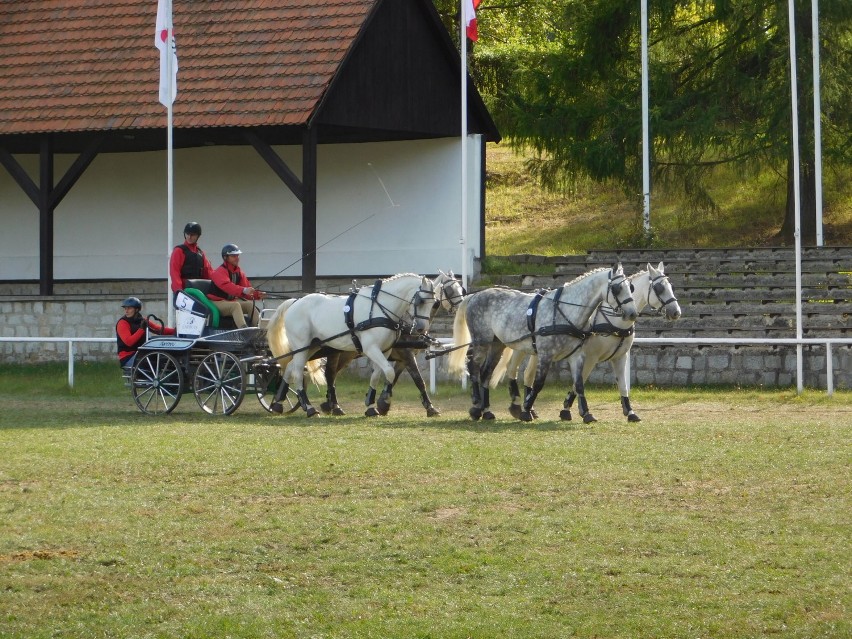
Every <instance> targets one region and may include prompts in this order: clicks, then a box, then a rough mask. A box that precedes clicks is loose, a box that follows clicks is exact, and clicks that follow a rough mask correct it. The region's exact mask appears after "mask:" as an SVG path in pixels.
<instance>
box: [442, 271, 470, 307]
mask: <svg viewBox="0 0 852 639" xmlns="http://www.w3.org/2000/svg"><path fill="white" fill-rule="evenodd" d="M457 282H458V280H456V279H454V278H450V279H448V280H446V281H445V282H442V283H441V296H440V297H439V298H435V305H436V307H437V305H438V304H440V303H441V302H442V301H444V300H447V302H449V304H450V310H451V311H454V310H455V309H456V308H457V307H458V305H459V304H461V302H462V300H463V299H464V296H465V295H466V294H467V291H465V290H464V287H462V288H461V290H462V292H461V295H456V294H455V293H454V291H453V285H454V284H456V283H457Z"/></svg>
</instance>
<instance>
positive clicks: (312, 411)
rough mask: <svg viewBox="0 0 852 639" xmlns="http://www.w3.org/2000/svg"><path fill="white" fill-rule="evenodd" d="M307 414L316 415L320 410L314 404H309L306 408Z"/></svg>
mask: <svg viewBox="0 0 852 639" xmlns="http://www.w3.org/2000/svg"><path fill="white" fill-rule="evenodd" d="M305 415H306V416H308V417H315V416H317V415H319V411H317V409H316V408H314V407H313V406H308V407H307V408H306V409H305Z"/></svg>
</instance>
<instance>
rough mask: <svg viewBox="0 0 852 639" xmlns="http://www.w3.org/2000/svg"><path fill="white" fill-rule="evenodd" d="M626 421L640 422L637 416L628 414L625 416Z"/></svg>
mask: <svg viewBox="0 0 852 639" xmlns="http://www.w3.org/2000/svg"><path fill="white" fill-rule="evenodd" d="M627 421H628V422H641V421H642V420H641V419H639V415H637V414H636V413H630V414H629V415H628V416H627Z"/></svg>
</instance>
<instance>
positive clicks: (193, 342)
mask: <svg viewBox="0 0 852 639" xmlns="http://www.w3.org/2000/svg"><path fill="white" fill-rule="evenodd" d="M188 284H189V286H188V287H187V288H185V289H184V290H183V291H181V292H180V293H178V296H177V298H176V300H175V307H176V315H175V317H176V320H177V321H176V324H177V326H176V335H175V336H156V337H153V338H151V339H149V340H148V341H146V342H145V344H143V345H142V346H141V347H140V348H139V349H138V351H137V354H136V360H135V362H134V365H133V367H132V368H131V369H129V370H128V371H126V372H125V376H126V377H127V379H128V385H129V386H130V389H131V393H132V395H133V399H134V401H135V402H136V405H137V406H138V407H139V409H140V410H141V411H142V412H144V413H147V414H151V415H161V414H166V413H170V412H171V411H172V410H174V408H175V407H176V406H177V404H178V402H179V401H180V399H181V396H182V395H183V393H185V392H192V393H193V394H194V395H195V399H196V401H197V402H198V405H199V406H200V407H201V409H202V410H203V411H204V412H206V413H209V414H212V415H230V414H231V413H233V412H234V411H236V410H237V408H239V406H240V404H241V403H242V401H243V399H244V397H245V396H246V395H248V394H254V395H255V396H257V398H258V400H259V402H260V405H261V406H263V408H264V409H266V410H267V411H269V412H274V413H283V412H293V411H294V410H295V409H296V408H299V407H300V406H301V407H302V408H306V411H307V412H308V414H309V415H312V414H316V411H315V410H314V409H313V407H311V406H310V403H309V401H308V399H307V395H306V394H305V393H304V379H301V380H299V385H298V386H296V387H295V388H291V384H293V383H294V382H295V381H296V380H295V379H294V378H293V377H291V379H290V381H289V383H283V382H284V373H285V368H284V367H285V366H286V365H287V364H288V362H290V361H292V360H293V359H294V358H303V359H302V360H299V362H300V363H299V364H298V365H297V366H296V368H295V372H294V373H293V375H295V376H296V377H303V375H304V372H305V371H306V370H307V369H306V366H305V365H306V364H307V363H308V359H312V360H314V361H316V360H317V359H318V358H320V357H322V358H325V357H327V355H328V353H329V352H334V351H336V350H337V349H339V348H342V349H343V350H354V349H355V347H356V345H357V350H358V351H359V353H360V351H361V346H362V343H363V347H364V350H365V351H371V348H372V347H373V342H374V341H376V339H377V338H379V337H380V336H381V335H385V334H387V335H388V337H389V340H390V341H389V342H388V343H387V344H386V345H385V346H386V347H388V348H389V347H390V346H392V345H393V343H394V342H395V341H398V340H399V338H400V337H401V333H402V332H403V327H407V329H406V330H410V331H411V332H414V329H415V326H418V327H419V328H418V332H419V331H421V330H422V331H425V330H426V329H427V328H428V324H429V322H430V321H431V318H432V316H433V315H434V313H435V311H437V309H438V308H440V307H442V306H443V307H444V308H445V310H447V311H448V312H449V311H452V310H453V309H454V308H455V307H456V306H457V305H458V304H459V302H460V301H461V299H462V297H463V296H464V289H463V288H462V286H461V283H460V282H459V281H458V280H456V279H455V276H454V275H453V274H452V272H449V273H444V272H443V271H439V274H438V276H437V277H436V278H435V279H434V280H429V279H427V278H425V277H421V276H420V275H414V274H410V273H405V274H399V275H395V276H393V277H390V278H387V279H385V280H377V281H376V282H375V283H374V284H373V285H372V286H366V287H360V288H355V289H351V290H350V294H349V295H348V296H345V295H343V296H341V295H331V296H329V295H326V294H311V295H308V296H306V297H304V298H300V299H298V300H295V299H291V300H287V301H285V302H284V303H283V304H281V305H280V306H279V307H278V308H277V309H264V310H262V311H261V312H260V321H259V326H258V327H247V328H242V329H237V328H235V327H233V325H231V326H230V327H228V326H226V324H227V322H229V321H230V320H229V319H228V318H225V317H220V315H219V311H218V310H217V308H216V307H215V306H214V305H213V304H212V303H211V302H210V301H209V300H208V299H207V296H206V293H207V290H205V289H206V288H207V287H209V284H210V282H209V280H189V281H188ZM400 287H407V289H411V290H407V289H406V290H405V292H400V291H398V290H397V289H399V288H400ZM399 295H402V296H401V297H400V296H399ZM316 299H320V300H323V301H330V302H331V303H332V304H333V305H334V309H333V310H331V309H325V310H324V311H323V312H319V313H318V312H317V311H316V309H313V310H311V311H310V312H309V315H311V316H313V318H314V319H315V320H318V319H323V320H325V321H329V320H331V321H332V322H333V321H334V320H339V321H340V322H341V323H343V322H344V318H345V319H346V322H347V323H344V325H343V331H342V332H340V331H337V330H336V329H332V330H331V332H330V333H329V334H325V335H312V336H310V337H309V339H307V341H306V342H305V343H304V344H301V345H297V346H295V347H292V348H291V346H290V345H289V344H288V343H287V340H286V337H284V331H283V317H284V314H285V313H286V311H287V309H288V308H289V307H290V306H291V304H293V305H296V304H295V303H296V302H301V303H302V304H306V303H310V302H312V301H314V300H316ZM356 299H357V300H358V304H357V306H358V308H357V312H356V311H354V310H350V309H352V308H354V307H355V300H356ZM334 300H336V301H334ZM363 300H367V301H368V304H369V306H367V307H364V308H362V306H361V303H362V301H363ZM296 306H298V305H296ZM338 306H339V307H340V308H338ZM335 311H339V316H338V313H337V312H335ZM374 311H375V313H376V316H375V317H374V316H373V313H374ZM366 312H369V317H366V316H365V318H362V317H360V314H362V313H366ZM409 314H410V315H411V317H410V318H409ZM353 318H354V319H353ZM404 318H405V319H410V320H411V323H407V322H406V321H404ZM267 328H268V329H269V331H270V334H269V337H271V338H272V339H271V341H272V348H270V340H268V333H267ZM359 336H360V339H359ZM339 338H343V340H342V341H343V342H344V344H342V345H341V344H338V342H339V341H340V339H339ZM430 343H431V342H429V341H428V340H427V341H424V342H422V343H421V342H417V343H416V344H414V343H411V340H410V339H409V340H408V341H406V339H403V340H402V341H401V342H399V347H400V348H401V349H408V350H410V349H412V348H414V347H417V348H420V349H422V348H425V346H426V345H428V344H430ZM385 350H387V349H385ZM309 351H310V352H309ZM381 351H382V349H379V350H378V355H380V356H382V359H383V358H384V356H383V355H382V353H381ZM365 354H367V356H368V357H370V352H365ZM408 355H409V357H408V358H405V359H404V361H405V362H407V363H408V364H409V372H410V373H411V374H412V377H413V378H414V377H415V373H416V379H415V383H417V384H418V388H419V389H420V391H421V396H423V397H424V399H423V405H424V407H425V408H426V409H427V413H428V414H430V415H432V414H437V412H438V411H437V410H436V409H434V407H433V406H432V405H431V401H429V398H428V395H425V388H424V387H423V380H422V378H420V375H419V371H417V370H416V363H415V364H414V369H415V372H412V371H411V367H410V365H411V361H410V360H412V359H413V355H411V354H410V353H408ZM372 356H373V357H371V359H373V358H375V356H376V353H375V352H373V353H372ZM347 361H348V360H347ZM384 363H385V364H386V366H387V370H384V373H385V375H386V376H387V378H388V385H387V386H386V387H385V390H384V391H383V393H382V396H381V398H380V400H381V401H380V402H379V404H380V406H383V407H384V408H383V409H377V412H376V414H384V413H383V412H382V410H384V412H387V410H388V409H389V407H390V404H389V396H390V392H391V390H390V389H391V388H392V386H393V383H394V382H395V381H396V377H398V375H399V372H401V371H398V370H396V369H395V368H394V365H390V364H389V363H388V362H387V360H385V362H384ZM310 370H311V371H314V372H312V373H310V374H311V377H312V379H314V380H315V381H319V380H318V379H317V377H316V374H315V373H316V368H315V367H310ZM330 372H331V375H329V373H330ZM336 372H337V371H336V370H332V371H329V369H328V367H326V369H325V379H328V378H329V377H331V380H330V381H331V384H330V386H331V401H330V406H329V409H330V412H333V413H334V414H343V413H342V410H340V408H339V405H338V404H337V400H336V398H335V396H334V389H333V378H334V374H336ZM300 373H301V375H300ZM418 380H419V383H418ZM300 398H301V403H300ZM307 408H310V410H307ZM367 414H368V415H369V414H372V413H371V412H370V410H369V407H368V411H367Z"/></svg>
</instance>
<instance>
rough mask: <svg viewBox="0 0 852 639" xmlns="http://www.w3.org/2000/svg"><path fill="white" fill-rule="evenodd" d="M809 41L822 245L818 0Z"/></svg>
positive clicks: (820, 241)
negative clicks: (811, 50) (812, 77)
mask: <svg viewBox="0 0 852 639" xmlns="http://www.w3.org/2000/svg"><path fill="white" fill-rule="evenodd" d="M811 34H812V37H811V42H812V43H813V44H812V46H813V52H812V55H811V57H812V59H813V72H814V182H815V184H814V186H815V194H816V198H815V200H814V202H815V206H816V245H817V246H822V245H823V235H822V118H821V112H822V106H821V104H820V103H821V99H820V90H819V84H820V80H819V0H811Z"/></svg>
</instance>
